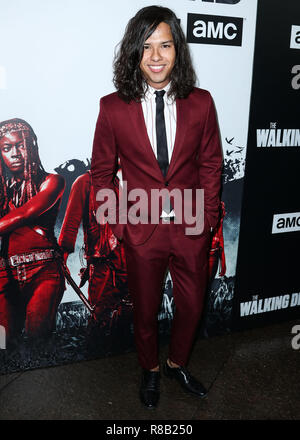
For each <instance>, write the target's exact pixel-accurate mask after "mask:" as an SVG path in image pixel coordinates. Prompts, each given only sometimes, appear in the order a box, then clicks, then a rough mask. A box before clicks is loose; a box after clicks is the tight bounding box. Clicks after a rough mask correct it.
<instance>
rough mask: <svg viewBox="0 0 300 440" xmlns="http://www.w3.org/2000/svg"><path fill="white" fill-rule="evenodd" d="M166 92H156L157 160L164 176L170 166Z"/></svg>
mask: <svg viewBox="0 0 300 440" xmlns="http://www.w3.org/2000/svg"><path fill="white" fill-rule="evenodd" d="M165 93H166V92H165V90H160V91H159V92H155V94H156V99H155V100H156V140H157V161H158V164H159V167H160V169H161V172H162V173H163V176H164V177H165V176H166V174H167V171H168V167H169V158H168V145H167V135H166V124H165V115H164V94H165Z"/></svg>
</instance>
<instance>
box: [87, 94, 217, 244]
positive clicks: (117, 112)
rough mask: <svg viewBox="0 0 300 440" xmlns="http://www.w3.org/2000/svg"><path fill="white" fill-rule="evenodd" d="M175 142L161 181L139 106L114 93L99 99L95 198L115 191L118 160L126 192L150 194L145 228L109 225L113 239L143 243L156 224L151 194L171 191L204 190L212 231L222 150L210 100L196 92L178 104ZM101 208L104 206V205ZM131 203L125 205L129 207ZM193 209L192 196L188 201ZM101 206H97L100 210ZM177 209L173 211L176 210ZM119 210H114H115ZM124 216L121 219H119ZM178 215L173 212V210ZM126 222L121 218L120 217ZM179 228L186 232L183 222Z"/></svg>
mask: <svg viewBox="0 0 300 440" xmlns="http://www.w3.org/2000/svg"><path fill="white" fill-rule="evenodd" d="M176 106H177V128H176V138H175V144H174V149H173V154H172V157H171V161H170V165H169V169H168V172H167V175H166V177H164V176H163V175H162V173H161V170H160V168H159V165H158V162H157V159H156V157H155V155H154V152H153V150H152V147H151V144H150V141H149V138H148V134H147V129H146V125H145V121H144V116H143V110H142V105H141V103H138V102H135V101H131V102H130V103H129V104H128V103H126V102H124V101H123V100H122V99H121V98H120V97H119V96H118V94H117V93H112V94H110V95H107V96H105V97H103V98H101V100H100V113H99V117H98V120H97V124H96V130H95V136H94V144H93V155H92V164H91V172H92V180H93V185H94V188H95V194H97V192H98V191H99V190H100V189H104V188H105V189H106V188H108V189H111V190H113V189H114V185H113V179H114V175H115V173H116V171H117V165H118V163H117V160H118V157H119V158H120V162H121V168H122V176H123V181H127V190H128V192H129V191H131V190H133V189H135V188H142V189H143V190H145V191H146V193H147V194H148V200H149V203H148V207H147V206H144V207H142V210H143V209H147V210H148V213H149V222H148V224H136V225H132V224H130V223H128V224H126V225H125V224H122V221H121V222H119V221H118V216H117V217H116V219H117V223H116V224H112V225H111V226H112V229H113V231H114V233H115V235H116V236H117V237H119V238H121V237H124V239H126V240H129V241H130V242H131V243H132V244H133V245H139V244H142V243H144V242H145V241H146V240H147V239H149V238H150V236H151V235H152V233H153V231H154V229H155V227H156V225H155V224H151V223H150V214H151V206H150V200H151V197H150V192H151V189H158V190H160V189H163V188H166V187H167V189H168V190H169V191H172V190H173V189H175V188H178V189H180V190H184V189H192V190H193V191H194V192H195V190H196V189H198V188H199V189H200V188H202V189H204V213H205V214H204V215H205V228H204V230H206V232H207V229H206V228H208V227H213V228H214V227H215V226H216V224H217V222H218V217H219V204H220V200H219V192H220V185H221V167H222V149H221V145H220V137H219V129H218V124H217V120H216V113H215V108H214V104H213V101H212V98H211V95H210V93H209V92H208V91H206V90H203V89H199V88H194V89H193V91H192V92H191V93H190V95H189V96H188V97H187V98H185V99H177V100H176ZM102 203H103V202H102ZM134 203H135V202H128V208H130V206H132V204H134ZM191 203H192V206H193V208H194V206H195V194H194V195H193V199H192V202H191ZM100 204H101V203H99V202H98V206H99V205H100ZM174 208H175V207H174ZM117 209H118V208H117ZM123 215H124V213H122V214H121V217H122V216H123ZM175 215H176V209H175ZM122 218H123V220H124V217H122ZM183 227H186V225H185V223H184V222H183Z"/></svg>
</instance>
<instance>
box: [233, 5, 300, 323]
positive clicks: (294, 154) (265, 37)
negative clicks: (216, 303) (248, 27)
mask: <svg viewBox="0 0 300 440" xmlns="http://www.w3.org/2000/svg"><path fill="white" fill-rule="evenodd" d="M256 26H257V27H256V41H255V53H254V66H253V69H254V70H253V82H252V97H251V106H250V120H249V132H248V146H247V156H246V169H245V181H244V193H243V204H242V214H241V228H240V239H239V252H238V259H237V272H236V277H237V278H236V288H235V299H234V316H233V317H234V319H233V327H234V328H235V329H242V328H247V327H255V326H258V325H260V324H263V323H270V322H276V321H280V320H283V319H284V320H286V319H289V318H290V319H293V318H295V317H299V316H300V307H299V305H295V303H296V300H297V297H300V294H299V295H298V292H300V270H299V248H300V246H299V245H300V240H299V232H297V231H294V232H292V231H291V229H292V228H290V227H288V228H287V229H286V231H287V232H284V233H276V234H273V233H272V224H273V216H274V215H276V214H283V213H284V214H292V213H296V215H290V216H288V217H289V225H288V226H291V225H292V224H293V222H294V224H295V225H297V223H296V221H297V220H298V223H299V216H300V212H299V211H300V198H299V175H300V173H299V172H300V146H299V144H298V146H295V144H296V141H291V142H290V143H291V144H292V145H291V146H275V145H276V144H277V145H278V143H280V142H281V143H282V136H283V130H286V129H299V127H300V122H299V104H300V99H299V98H300V90H299V88H298V87H297V85H296V87H295V83H296V82H297V78H296V75H295V73H294V74H293V73H292V71H293V69H294V71H295V70H296V68H294V66H297V65H299V64H300V44H299V46H298V48H291V31H292V26H298V28H294V31H295V32H296V34H295V35H296V37H295V35H294V40H293V46H296V47H297V43H298V42H299V40H300V2H299V0H289V1H282V0H264V1H259V2H258V10H257V25H256ZM298 31H299V33H298ZM293 78H294V80H293ZM292 81H293V83H292ZM263 129H265V130H269V129H273V130H275V131H273V133H275V134H276V136H278V140H277V141H275V142H272V137H269V138H267V139H268V142H269V144H270V146H269V147H268V146H266V147H263V146H261V147H259V146H257V133H258V132H257V130H263ZM280 129H281V132H279V131H278V130H280ZM259 133H261V132H259ZM265 133H270V132H265ZM286 133H287V132H286ZM291 136H292V135H291V134H290V135H289V136H287V139H290V138H291ZM274 143H275V145H274ZM267 144H268V143H267ZM297 213H298V215H297ZM285 217H286V216H285ZM281 224H282V223H281ZM299 229H300V228H299ZM281 230H282V228H281ZM275 297H282V298H277V299H274V300H266V298H275ZM283 297H284V298H283ZM255 301H256V304H254V303H253V302H255ZM298 302H299V301H298ZM241 303H248V304H243V305H242V306H241ZM276 304H277V306H276ZM241 307H242V308H243V309H242V310H243V312H242V315H244V316H241ZM275 307H276V308H277V310H274V308H275Z"/></svg>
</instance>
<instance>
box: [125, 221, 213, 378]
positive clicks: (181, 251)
mask: <svg viewBox="0 0 300 440" xmlns="http://www.w3.org/2000/svg"><path fill="white" fill-rule="evenodd" d="M209 245H210V232H209V228H208V227H206V228H205V230H204V232H203V234H202V235H200V236H187V235H185V234H184V228H183V226H182V225H179V224H176V223H174V222H170V223H163V222H161V223H160V224H158V225H157V227H156V228H155V230H154V232H153V234H152V235H151V237H150V238H149V239H148V240H147V241H146V242H145V243H144V244H142V245H137V246H134V245H131V244H130V243H128V242H127V241H126V239H125V237H124V247H125V255H126V264H127V276H128V287H129V292H130V294H131V297H132V301H133V310H134V335H135V343H136V349H137V353H138V359H139V363H140V365H141V366H142V368H145V369H147V370H150V369H152V368H155V367H156V366H157V365H159V356H158V319H157V315H158V311H159V307H160V305H161V300H162V288H163V283H164V277H165V274H166V271H167V268H169V270H170V274H171V277H172V281H173V296H174V302H175V314H174V318H173V322H172V332H171V340H170V346H169V359H170V360H172V361H173V362H175V363H177V364H179V365H181V366H184V365H186V364H187V361H188V358H189V354H190V351H191V347H192V344H193V340H194V336H195V332H196V329H197V327H198V324H199V319H200V316H201V312H202V308H203V300H204V294H205V291H206V286H207V281H208V253H209Z"/></svg>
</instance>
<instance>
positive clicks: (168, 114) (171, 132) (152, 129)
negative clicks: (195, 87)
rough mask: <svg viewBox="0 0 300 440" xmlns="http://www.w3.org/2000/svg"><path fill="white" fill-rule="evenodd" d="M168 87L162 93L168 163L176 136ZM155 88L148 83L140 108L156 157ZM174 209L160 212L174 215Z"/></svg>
mask: <svg viewBox="0 0 300 440" xmlns="http://www.w3.org/2000/svg"><path fill="white" fill-rule="evenodd" d="M169 89H170V83H169V84H168V85H167V86H166V87H164V88H163V89H159V90H165V91H166V93H165V94H164V97H163V99H164V116H165V126H166V136H167V147H168V158H169V163H170V162H171V157H172V153H173V149H174V142H175V136H176V122H177V112H176V101H175V100H174V99H173V98H170V97H168V95H167V93H168V90H169ZM156 91H157V89H154V88H153V87H151V86H149V85H148V89H147V92H146V93H145V98H144V99H142V101H141V102H142V108H143V114H144V119H145V124H146V128H147V133H148V137H149V141H150V144H151V147H152V149H153V152H154V155H155V157H156V158H157V140H156V102H155V98H156V95H155V92H156ZM174 215H175V214H174V210H172V211H171V212H170V213H169V214H167V213H166V212H164V211H163V212H162V215H161V216H162V217H174Z"/></svg>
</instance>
